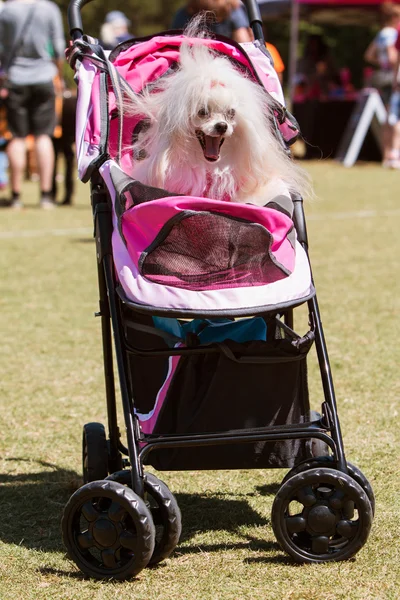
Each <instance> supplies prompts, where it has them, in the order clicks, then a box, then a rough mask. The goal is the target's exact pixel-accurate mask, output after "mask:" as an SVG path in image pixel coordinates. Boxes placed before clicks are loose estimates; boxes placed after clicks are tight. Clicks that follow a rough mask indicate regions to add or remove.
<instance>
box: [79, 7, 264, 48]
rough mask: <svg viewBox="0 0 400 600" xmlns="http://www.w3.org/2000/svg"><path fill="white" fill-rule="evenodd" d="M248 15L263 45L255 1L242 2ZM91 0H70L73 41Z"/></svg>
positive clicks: (260, 24) (258, 13)
mask: <svg viewBox="0 0 400 600" xmlns="http://www.w3.org/2000/svg"><path fill="white" fill-rule="evenodd" d="M243 1H244V4H245V6H246V8H247V13H248V15H249V21H250V26H251V28H252V30H253V33H254V37H255V39H256V40H259V41H260V42H261V43H262V44H264V34H263V28H262V19H261V14H260V8H259V6H258V3H257V0H243ZM89 2H92V0H71V1H70V3H69V6H68V25H69V33H70V36H71V39H73V40H75V39H77V38H79V37H81V36H82V35H83V26H82V17H81V8H83V7H84V6H85V4H88V3H89Z"/></svg>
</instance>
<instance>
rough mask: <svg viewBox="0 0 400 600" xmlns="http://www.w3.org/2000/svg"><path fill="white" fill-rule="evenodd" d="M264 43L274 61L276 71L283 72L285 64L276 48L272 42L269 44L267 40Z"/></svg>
mask: <svg viewBox="0 0 400 600" xmlns="http://www.w3.org/2000/svg"><path fill="white" fill-rule="evenodd" d="M265 45H266V47H267V50H268V52H269V53H270V55H271V58H272V60H273V62H274V68H275V71H276V72H277V73H283V71H284V70H285V65H284V63H283V60H282V57H281V55H280V54H279V52H278V50H277V48H275V46H274V45H273V44H270V43H269V42H266V43H265Z"/></svg>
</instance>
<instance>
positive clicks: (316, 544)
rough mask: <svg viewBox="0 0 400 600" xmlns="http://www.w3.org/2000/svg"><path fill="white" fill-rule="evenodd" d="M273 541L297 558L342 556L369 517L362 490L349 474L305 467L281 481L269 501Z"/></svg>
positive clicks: (363, 534)
mask: <svg viewBox="0 0 400 600" xmlns="http://www.w3.org/2000/svg"><path fill="white" fill-rule="evenodd" d="M271 520H272V527H273V530H274V533H275V536H276V539H277V540H278V542H279V544H280V545H281V547H282V548H283V550H285V551H286V552H287V553H288V554H290V555H291V556H292V557H293V558H294V559H295V560H296V561H297V562H301V563H321V562H328V561H337V560H346V559H348V558H351V557H352V556H354V554H356V553H357V552H358V551H359V550H360V548H362V546H363V545H364V544H365V542H366V540H367V538H368V535H369V531H370V529H371V523H372V509H371V504H370V501H369V500H368V497H367V494H366V493H365V491H364V490H363V489H362V487H361V486H360V485H359V484H358V483H357V482H356V481H355V480H354V479H353V478H352V477H350V475H345V474H344V473H341V472H340V471H336V470H335V469H328V468H323V467H320V468H318V469H309V470H307V471H304V472H302V473H298V474H297V475H293V477H291V478H290V479H288V480H287V481H286V483H283V484H282V486H281V487H280V488H279V490H278V493H277V495H276V497H275V500H274V503H273V506H272V516H271Z"/></svg>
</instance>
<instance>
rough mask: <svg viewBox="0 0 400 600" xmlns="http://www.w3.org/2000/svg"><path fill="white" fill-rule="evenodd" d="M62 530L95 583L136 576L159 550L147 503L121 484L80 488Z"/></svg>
mask: <svg viewBox="0 0 400 600" xmlns="http://www.w3.org/2000/svg"><path fill="white" fill-rule="evenodd" d="M61 529H62V536H63V541H64V544H65V546H66V548H67V551H68V555H69V556H70V558H71V559H72V560H73V561H74V562H75V564H76V565H77V566H78V567H79V569H80V570H81V571H82V572H83V573H85V574H86V575H88V576H89V577H93V578H95V579H118V580H124V579H129V578H131V577H134V576H135V575H137V574H138V573H139V572H140V571H141V570H142V569H144V568H145V567H146V566H147V563H148V562H149V560H150V558H151V556H152V554H153V551H154V544H155V528H154V524H153V519H152V516H151V513H150V511H149V509H148V508H147V506H146V503H145V502H144V501H143V500H142V499H141V498H140V497H139V496H137V494H135V492H133V491H132V490H131V489H130V488H128V487H126V486H124V485H121V484H120V483H117V482H115V481H92V482H91V483H87V484H86V485H84V486H82V487H81V488H79V489H78V490H77V491H76V492H75V493H74V494H73V495H72V496H71V498H70V499H69V501H68V503H67V504H66V506H65V509H64V514H63V518H62V521H61ZM104 561H106V562H108V565H106V564H105V562H104Z"/></svg>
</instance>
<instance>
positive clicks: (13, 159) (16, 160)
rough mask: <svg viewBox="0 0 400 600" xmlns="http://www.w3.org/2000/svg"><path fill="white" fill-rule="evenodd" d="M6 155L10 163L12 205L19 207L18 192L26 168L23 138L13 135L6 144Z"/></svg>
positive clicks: (19, 191) (19, 192)
mask: <svg viewBox="0 0 400 600" xmlns="http://www.w3.org/2000/svg"><path fill="white" fill-rule="evenodd" d="M7 155H8V160H9V164H10V184H11V192H12V206H13V207H14V208H20V207H21V206H22V205H21V201H20V194H21V187H22V181H23V179H24V176H25V170H26V147H25V138H20V137H14V138H13V139H12V140H11V141H10V142H9V144H8V146H7Z"/></svg>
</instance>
